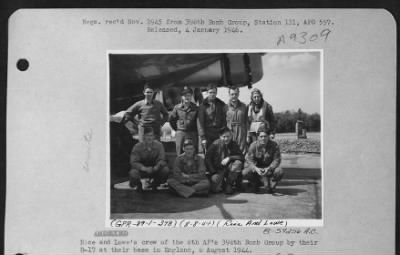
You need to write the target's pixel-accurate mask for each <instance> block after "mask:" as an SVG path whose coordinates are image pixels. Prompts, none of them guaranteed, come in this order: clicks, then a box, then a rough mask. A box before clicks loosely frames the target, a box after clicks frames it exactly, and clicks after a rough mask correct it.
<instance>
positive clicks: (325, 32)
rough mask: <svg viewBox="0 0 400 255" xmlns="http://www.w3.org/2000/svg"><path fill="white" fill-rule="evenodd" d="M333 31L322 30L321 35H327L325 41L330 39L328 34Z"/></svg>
mask: <svg viewBox="0 0 400 255" xmlns="http://www.w3.org/2000/svg"><path fill="white" fill-rule="evenodd" d="M330 33H331V30H329V29H324V30H322V31H321V37H325V41H326V40H327V39H328V35H329V34H330Z"/></svg>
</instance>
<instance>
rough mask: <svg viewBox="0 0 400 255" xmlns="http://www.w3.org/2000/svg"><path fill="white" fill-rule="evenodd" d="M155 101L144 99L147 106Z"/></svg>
mask: <svg viewBox="0 0 400 255" xmlns="http://www.w3.org/2000/svg"><path fill="white" fill-rule="evenodd" d="M153 102H154V100H151V101H148V100H147V99H146V98H145V99H144V103H145V104H153Z"/></svg>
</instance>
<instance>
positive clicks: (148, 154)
mask: <svg viewBox="0 0 400 255" xmlns="http://www.w3.org/2000/svg"><path fill="white" fill-rule="evenodd" d="M130 160H131V171H130V172H129V175H130V177H131V182H132V183H133V184H136V185H137V184H138V183H139V182H140V179H141V178H151V179H153V187H157V186H158V185H159V184H161V183H165V182H166V181H167V179H168V175H169V169H168V166H167V163H166V161H165V151H164V147H163V145H162V143H161V142H159V141H157V140H154V141H153V142H152V144H150V145H146V144H145V143H144V142H139V143H137V144H136V145H135V146H134V147H133V149H132V152H131V159H130ZM143 167H153V168H154V172H152V173H147V172H145V171H143V170H142V168H143Z"/></svg>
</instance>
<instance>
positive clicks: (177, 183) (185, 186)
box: [168, 153, 210, 198]
mask: <svg viewBox="0 0 400 255" xmlns="http://www.w3.org/2000/svg"><path fill="white" fill-rule="evenodd" d="M183 174H185V175H188V176H183ZM168 185H169V187H170V188H171V189H172V190H174V191H176V192H177V193H178V194H179V195H181V196H183V197H185V198H188V197H190V196H192V195H193V194H208V191H209V189H210V182H209V180H208V179H207V176H206V167H205V165H204V160H203V159H202V158H201V157H199V156H197V155H194V157H193V158H187V157H186V155H185V153H183V154H181V155H179V156H178V157H177V158H176V160H175V163H174V170H173V174H172V176H171V177H170V178H169V179H168Z"/></svg>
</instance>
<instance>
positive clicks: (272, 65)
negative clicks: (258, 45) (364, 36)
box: [218, 52, 322, 114]
mask: <svg viewBox="0 0 400 255" xmlns="http://www.w3.org/2000/svg"><path fill="white" fill-rule="evenodd" d="M262 58H263V72H264V75H263V78H262V79H261V80H260V81H259V82H257V83H256V84H254V85H253V88H258V89H260V90H261V91H262V93H263V95H264V99H265V100H266V101H267V102H268V103H270V104H271V105H272V108H273V110H274V112H283V111H286V110H294V111H297V110H298V109H299V108H301V109H302V111H303V112H306V113H309V114H312V113H321V109H320V108H321V102H320V100H321V98H320V92H321V86H322V85H321V84H320V83H321V79H320V75H321V71H320V52H292V53H279V52H275V53H268V54H266V55H264V56H263V57H262ZM250 92H251V89H250V90H249V89H248V88H247V87H243V88H240V100H241V101H242V102H244V103H246V104H248V103H249V101H250ZM218 97H219V98H220V99H222V100H223V101H225V102H226V101H227V100H228V91H227V89H225V88H222V89H219V90H218Z"/></svg>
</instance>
